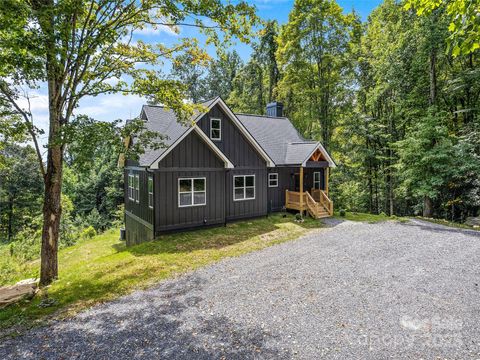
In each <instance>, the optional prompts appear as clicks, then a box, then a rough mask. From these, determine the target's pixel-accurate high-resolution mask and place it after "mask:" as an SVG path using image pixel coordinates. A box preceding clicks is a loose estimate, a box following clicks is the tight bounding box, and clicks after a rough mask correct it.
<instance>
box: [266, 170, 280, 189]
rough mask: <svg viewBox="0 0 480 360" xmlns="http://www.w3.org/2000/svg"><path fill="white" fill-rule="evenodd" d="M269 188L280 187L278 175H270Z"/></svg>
mask: <svg viewBox="0 0 480 360" xmlns="http://www.w3.org/2000/svg"><path fill="white" fill-rule="evenodd" d="M268 187H278V173H270V174H268Z"/></svg>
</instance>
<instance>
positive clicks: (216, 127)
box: [210, 118, 222, 140]
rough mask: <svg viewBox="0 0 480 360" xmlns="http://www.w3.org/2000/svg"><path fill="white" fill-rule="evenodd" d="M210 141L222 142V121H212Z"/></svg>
mask: <svg viewBox="0 0 480 360" xmlns="http://www.w3.org/2000/svg"><path fill="white" fill-rule="evenodd" d="M210 139H212V140H222V121H221V120H220V119H213V118H212V119H210Z"/></svg>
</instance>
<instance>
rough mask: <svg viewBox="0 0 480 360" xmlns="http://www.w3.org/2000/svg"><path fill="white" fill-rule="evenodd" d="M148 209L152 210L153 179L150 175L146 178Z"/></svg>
mask: <svg viewBox="0 0 480 360" xmlns="http://www.w3.org/2000/svg"><path fill="white" fill-rule="evenodd" d="M147 188H148V207H149V208H150V209H153V177H152V175H149V176H148V184H147Z"/></svg>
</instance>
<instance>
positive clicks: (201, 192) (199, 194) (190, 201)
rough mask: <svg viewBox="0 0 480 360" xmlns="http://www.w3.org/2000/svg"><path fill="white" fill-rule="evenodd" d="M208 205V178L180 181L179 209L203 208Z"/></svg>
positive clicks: (183, 179)
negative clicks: (188, 207)
mask: <svg viewBox="0 0 480 360" xmlns="http://www.w3.org/2000/svg"><path fill="white" fill-rule="evenodd" d="M206 204H207V179H206V178H204V177H203V178H179V179H178V207H187V206H201V205H206Z"/></svg>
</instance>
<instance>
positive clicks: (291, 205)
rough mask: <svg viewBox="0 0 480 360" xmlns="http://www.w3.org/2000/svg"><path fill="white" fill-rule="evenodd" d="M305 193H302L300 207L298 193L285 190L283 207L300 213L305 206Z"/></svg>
mask: <svg viewBox="0 0 480 360" xmlns="http://www.w3.org/2000/svg"><path fill="white" fill-rule="evenodd" d="M306 202H307V199H306V193H303V201H302V206H301V205H300V193H299V192H298V191H290V190H285V207H286V208H287V209H293V210H298V211H302V210H305V206H306Z"/></svg>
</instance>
